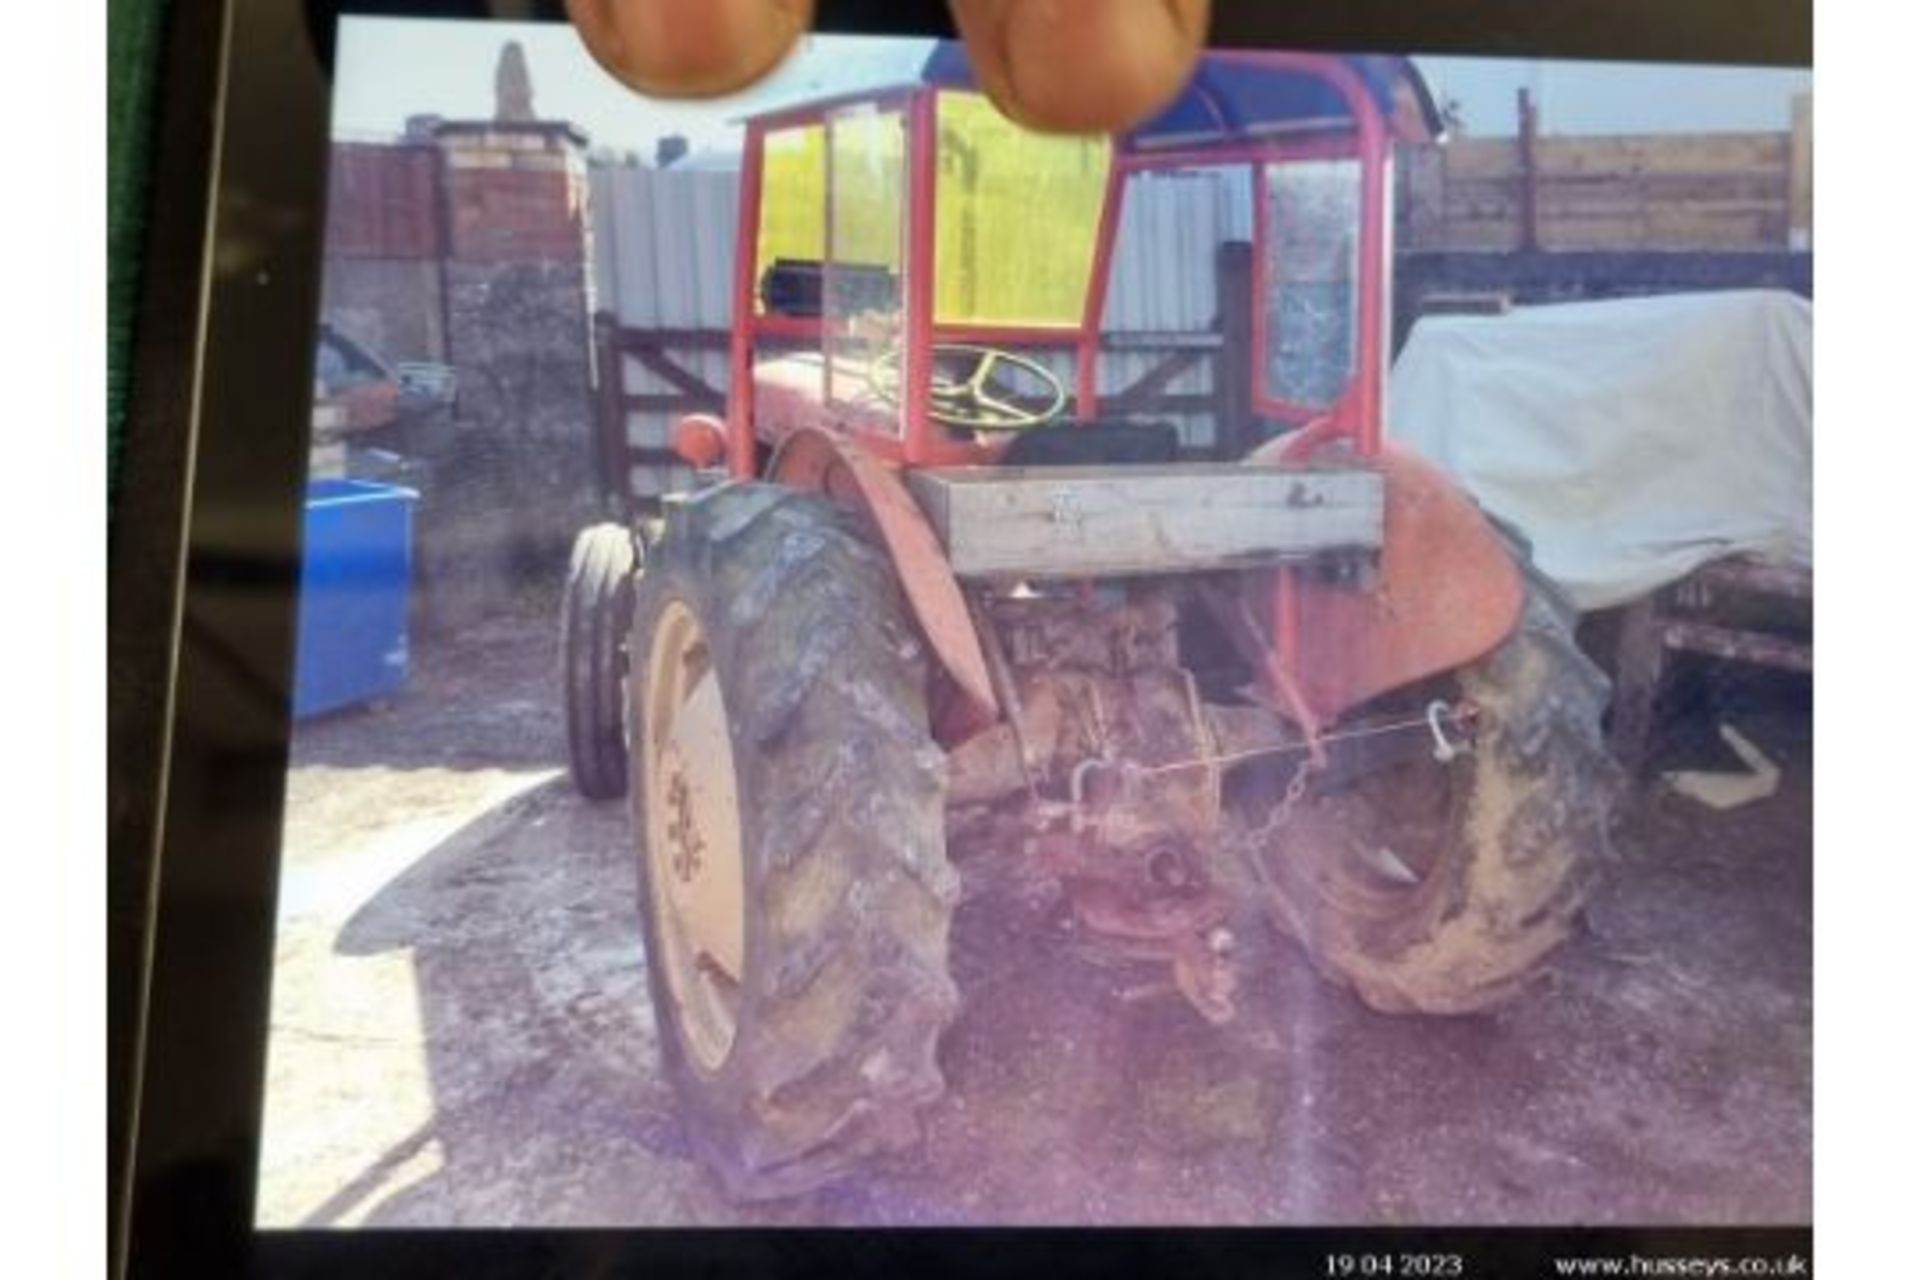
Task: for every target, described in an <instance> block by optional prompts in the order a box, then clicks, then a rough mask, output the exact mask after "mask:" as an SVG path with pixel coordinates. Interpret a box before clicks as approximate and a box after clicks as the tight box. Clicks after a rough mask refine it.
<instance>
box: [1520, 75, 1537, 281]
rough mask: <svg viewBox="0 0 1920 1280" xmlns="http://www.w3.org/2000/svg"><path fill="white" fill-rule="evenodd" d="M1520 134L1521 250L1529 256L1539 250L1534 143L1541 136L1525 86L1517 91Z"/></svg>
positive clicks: (1530, 97) (1534, 111)
mask: <svg viewBox="0 0 1920 1280" xmlns="http://www.w3.org/2000/svg"><path fill="white" fill-rule="evenodd" d="M1519 99H1520V134H1519V137H1518V138H1517V139H1516V145H1518V147H1519V149H1520V249H1521V251H1522V252H1524V253H1531V252H1533V251H1534V250H1535V249H1538V248H1539V247H1540V176H1539V172H1538V157H1537V155H1536V154H1535V152H1536V147H1535V143H1536V142H1537V141H1538V137H1539V132H1540V112H1539V109H1538V108H1537V107H1536V106H1535V105H1534V102H1533V94H1532V93H1530V92H1528V90H1527V89H1526V87H1525V86H1522V87H1521V89H1520V90H1519Z"/></svg>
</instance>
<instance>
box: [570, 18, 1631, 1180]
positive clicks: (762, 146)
mask: <svg viewBox="0 0 1920 1280" xmlns="http://www.w3.org/2000/svg"><path fill="white" fill-rule="evenodd" d="M1434 121H1435V116H1434V112H1433V110H1432V105H1431V102H1430V100H1429V98H1428V97H1427V94H1426V91H1425V88H1424V86H1423V85H1422V84H1421V82H1420V81H1419V79H1418V76H1417V74H1416V72H1415V71H1414V70H1413V68H1412V66H1411V64H1410V63H1408V62H1407V61H1406V60H1404V59H1399V58H1386V57H1332V56H1311V55H1304V54H1286V53H1229V52H1223V53H1214V54H1211V55H1209V56H1208V57H1207V58H1206V59H1205V60H1204V61H1203V63H1202V65H1201V67H1200V69H1199V71H1198V74H1197V75H1196V76H1195V78H1194V80H1193V81H1192V83H1191V86H1190V87H1189V88H1188V89H1187V90H1186V92H1185V93H1184V94H1183V95H1182V96H1181V97H1180V98H1179V99H1178V100H1177V101H1176V102H1175V103H1174V104H1173V105H1172V106H1171V107H1169V108H1168V109H1167V110H1166V111H1165V112H1164V113H1162V114H1161V115H1160V116H1159V117H1158V118H1156V119H1154V120H1153V121H1151V122H1149V123H1148V124H1146V125H1144V126H1142V127H1141V128H1139V129H1137V130H1135V131H1133V132H1131V133H1127V134H1123V135H1120V136H1116V137H1113V138H1098V139H1085V138H1059V137H1044V136H1041V135H1036V134H1032V133H1028V132H1025V131H1023V130H1021V129H1019V128H1018V127H1017V126H1014V125H1012V124H1010V123H1008V122H1006V121H1005V120H1004V119H1003V118H1001V117H999V116H998V115H997V114H996V113H994V111H993V110H992V108H991V107H990V106H989V105H988V104H987V103H986V101H985V99H984V98H983V97H982V96H981V95H980V94H979V93H978V92H977V91H976V89H975V87H974V84H973V81H972V79H971V77H970V75H969V72H968V70H967V67H966V65H965V61H964V58H963V57H962V55H961V54H960V53H959V51H958V50H957V48H954V47H950V46H941V47H940V48H938V49H937V50H936V52H935V53H934V54H933V56H932V57H931V59H930V60H929V62H928V63H927V65H926V67H925V69H924V71H923V74H922V76H921V78H920V80H919V81H918V82H916V83H913V84H910V85H906V86H903V87H900V88H896V89H890V90H885V91H880V92H868V93H862V94H860V95H858V96H855V97H848V98H844V99H835V100H830V101H823V102H816V103H812V104H808V105H805V106H800V107H795V108H792V109H790V110H784V111H780V112H776V113H773V114H768V115H763V116H760V117H758V118H755V119H753V120H750V121H749V122H748V123H747V125H746V144H745V153H744V157H743V169H742V173H741V204H740V209H741V214H740V226H739V238H738V242H737V251H736V252H737V257H736V271H735V278H734V286H733V288H734V295H733V315H734V322H733V338H732V371H731V374H732V376H731V398H730V402H729V405H728V411H727V416H726V420H725V421H724V422H721V421H719V420H717V419H712V418H701V417H691V418H688V419H685V420H683V421H682V422H681V423H680V424H679V426H678V429H677V434H676V439H675V448H676V449H677V451H678V452H680V454H681V455H682V456H683V457H685V458H686V459H687V460H688V461H689V462H690V463H691V464H693V465H694V466H695V467H697V468H700V474H701V476H702V478H703V484H701V485H700V486H697V487H696V488H695V490H694V491H692V492H689V493H687V494H684V495H680V496H678V497H676V498H674V499H672V500H670V501H669V502H668V503H667V504H666V508H665V518H664V520H663V521H662V522H660V523H659V524H658V525H657V526H655V527H653V528H652V529H650V530H649V531H648V532H647V534H646V536H645V537H642V536H641V533H640V532H639V531H637V530H636V531H629V530H628V529H626V528H623V527H620V526H617V525H613V526H600V527H598V528H596V529H592V530H588V531H587V532H586V533H584V534H583V535H582V536H581V539H580V542H579V544H578V546H577V548H576V555H575V560H574V565H573V573H572V577H571V582H570V587H569V592H568V601H567V616H566V624H565V627H564V631H565V632H566V640H565V645H564V648H565V652H566V654H567V670H568V678H569V693H570V697H569V704H568V705H569V734H570V743H571V746H572V756H573V763H574V770H575V777H576V779H577V780H578V781H579V783H580V785H581V787H582V789H583V790H585V791H587V792H588V793H589V794H593V795H611V794H617V793H618V792H620V791H621V790H623V789H624V790H627V791H628V792H629V793H630V798H631V804H632V812H633V828H634V831H635V835H636V845H637V852H638V855H639V857H638V861H639V866H640V885H641V898H642V902H643V904H644V905H643V918H644V936H645V942H646V951H647V956H648V961H649V976H650V979H651V984H652V994H653V1003H654V1008H655V1011H656V1015H657V1017H658V1020H659V1031H660V1044H661V1051H662V1055H663V1058H664V1065H665V1068H666V1071H667V1073H668V1075H669V1077H670V1078H671V1080H672V1081H673V1083H674V1085H675V1087H676V1089H677V1091H678V1095H679V1098H680V1101H681V1104H682V1109H683V1113H684V1116H685V1119H686V1122H687V1125H688V1128H689V1130H690V1133H691V1135H692V1137H693V1139H694V1142H695V1145H696V1146H697V1148H698V1149H699V1150H700V1151H701V1153H702V1154H703V1156H704V1157H705V1158H706V1159H707V1161H708V1162H709V1163H710V1164H711V1166H712V1167H713V1168H714V1170H715V1171H716V1172H717V1173H718V1174H719V1175H720V1177H721V1178H722V1180H723V1181H724V1182H725V1184H726V1185H727V1186H728V1187H729V1188H730V1190H731V1191H732V1192H734V1193H735V1194H738V1195H741V1196H777V1195H784V1194H789V1193H794V1192H799V1191H802V1190H805V1189H808V1188H811V1187H814V1186H817V1185H819V1184H821V1183H823V1182H825V1181H828V1180H830V1179H833V1178H835V1177H838V1176H841V1175H843V1174H845V1173H846V1172H847V1171H849V1170H850V1169H851V1168H853V1167H855V1166H856V1165H857V1164H858V1163H859V1162H861V1161H862V1160H864V1159H865V1158H867V1157H869V1156H872V1155H874V1154H876V1153H878V1152H881V1151H884V1150H887V1149H889V1148H893V1147H896V1146H898V1145H900V1144H902V1143H905V1142H909V1141H911V1140H912V1139H913V1137H914V1135H915V1133H916V1132H917V1123H916V1112H917V1111H918V1110H919V1109H920V1108H922V1107H923V1106H925V1105H926V1104H927V1103H928V1102H929V1101H931V1100H932V1099H934V1098H935V1097H936V1096H937V1095H939V1094H940V1092H941V1090H942V1088H943V1081H942V1075H941V1070H940V1066H939V1063H938V1054H937V1050H938V1046H939V1042H940V1037H941V1034H942V1032H943V1031H944V1030H945V1028H946V1027H947V1026H948V1025H949V1023H950V1022H951V1021H952V1020H953V1018H954V1016H955V1014H956V1011H957V1008H958V1005H959V999H960V997H959V994H958V992H957V990H956V988H955V985H954V982H953V981H952V979H951V977H950V976H949V973H948V938H949V924H950V921H951V918H952V915H953V912H954V909H955V905H956V904H957V903H958V902H959V901H960V900H961V898H962V896H963V886H964V889H965V893H966V894H967V895H968V896H971V895H972V894H974V893H975V892H979V893H981V894H984V895H986V897H987V900H989V901H995V902H1004V903H1006V904H1008V905H1009V906H1010V907H1032V908H1033V909H1034V916H1033V918H1034V919H1035V920H1036V922H1041V921H1044V922H1047V923H1048V924H1049V925H1050V926H1051V927H1056V928H1058V929H1059V930H1060V931H1061V932H1063V933H1067V934H1070V935H1071V936H1072V938H1073V939H1074V943H1075V945H1076V947H1077V948H1079V949H1080V950H1082V951H1089V950H1090V951H1092V952H1094V953H1096V954H1099V955H1104V956H1106V957H1109V958H1111V959H1113V960H1115V961H1116V962H1119V963H1122V964H1133V965H1145V966H1154V967H1156V969H1157V972H1158V973H1159V974H1160V975H1161V976H1162V977H1163V978H1164V979H1167V982H1166V987H1167V989H1168V990H1170V991H1177V992H1179V993H1180V994H1181V995H1183V996H1184V997H1185V999H1186V1000H1187V1001H1188V1002H1190V1003H1191V1005H1192V1007H1193V1008H1194V1009H1195V1010H1196V1011H1197V1012H1198V1014H1199V1015H1200V1016H1201V1017H1202V1018H1203V1019H1205V1020H1206V1021H1207V1022H1210V1023H1220V1022H1225V1021H1226V1020H1228V1019H1230V1018H1231V1017H1233V1015H1234V988H1235V962H1236V947H1235V932H1236V930H1238V929H1240V928H1241V927H1242V926H1241V921H1242V920H1243V919H1246V918H1254V919H1257V918H1258V915H1259V913H1262V912H1263V913H1264V914H1265V915H1266V917H1267V918H1269V919H1270V920H1271V921H1272V922H1273V923H1274V924H1276V925H1277V926H1278V927H1279V928H1280V929H1281V930H1283V931H1284V932H1285V933H1286V934H1288V935H1290V936H1291V937H1293V938H1295V939H1297V941H1298V943H1299V945H1300V947H1301V948H1302V949H1303V950H1304V951H1305V953H1306V954H1307V955H1308V956H1310V957H1311V958H1312V959H1313V961H1314V963H1315V964H1316V965H1317V966H1318V967H1319V968H1320V969H1321V970H1323V971H1324V972H1325V973H1326V974H1327V975H1328V976H1329V977H1331V978H1332V979H1334V980H1335V981H1338V982H1342V983H1345V984H1348V985H1349V986H1350V987H1351V988H1352V989H1353V990H1354V991H1355V992H1356V993H1358V995H1359V996H1360V998H1362V999H1363V1000H1365V1001H1366V1002H1368V1003H1369V1004H1371V1005H1373V1006H1375V1007H1377V1008H1380V1009H1384V1010H1393V1011H1424V1012H1436V1013H1453V1012H1459V1011H1465V1010H1473V1009H1479V1008H1483V1007H1486V1006H1488V1005H1490V1004H1492V1003H1494V1002H1496V1001H1499V1000H1501V999H1502V998H1504V997H1507V996H1509V995H1511V994H1512V993H1514V992H1515V991H1516V990H1518V989H1519V988H1521V987H1522V986H1523V985H1524V984H1526V983H1527V982H1528V980H1529V979H1530V978H1532V977H1534V976H1536V975H1538V974H1539V973H1540V971H1541V969H1542V966H1543V964H1544V963H1545V961H1546V960H1547V958H1548V956H1549V953H1550V952H1552V951H1553V949H1554V948H1555V946H1556V945H1557V944H1558V943H1560V942H1561V941H1562V939H1563V938H1565V937H1566V935H1567V933H1568V931H1569V928H1570V925H1571V922H1572V921H1573V919H1574V917H1575V915H1576V913H1577V912H1578V911H1579V909H1580V907H1581V903H1582V900H1583V897H1584V895H1585V893H1586V890H1587V888H1588V885H1589V880H1590V873H1591V871H1592V870H1593V868H1594V867H1595V865H1596V864H1597V863H1598V862H1599V861H1600V860H1601V858H1602V857H1603V855H1604V854H1605V851H1606V848H1607V823H1608V809H1609V798H1610V795H1611V791H1612V787H1611V779H1612V777H1613V770H1612V767H1611V765H1610V764H1609V762H1608V759H1607V757H1606V755H1605V753H1604V749H1603V745H1602V738H1601V714H1602V711H1603V709H1604V705H1605V701H1606V697H1607V686H1606V682H1605V680H1604V678H1603V677H1602V676H1601V674H1600V672H1599V671H1598V670H1597V669H1596V668H1595V667H1594V666H1593V665H1592V664H1591V663H1590V662H1588V661H1587V660H1586V659H1585V658H1584V657H1582V655H1581V653H1580V651H1579V650H1578V649H1577V648H1576V647H1575V645H1574V642H1573V638H1572V635H1571V630H1570V624H1571V621H1572V614H1571V611H1570V610H1569V609H1568V608H1567V607H1566V606H1565V605H1564V604H1562V603H1561V602H1560V601H1559V600H1558V598H1557V597H1556V596H1555V595H1554V594H1553V593H1552V591H1551V590H1550V589H1549V588H1547V587H1546V586H1545V585H1544V584H1543V583H1542V582H1540V581H1539V580H1537V579H1536V578H1535V577H1534V575H1532V573H1531V572H1530V570H1529V569H1528V568H1527V566H1526V564H1525V557H1524V553H1522V552H1519V551H1517V550H1516V549H1515V548H1514V546H1513V545H1512V544H1511V543H1510V542H1509V540H1508V539H1507V538H1506V537H1505V536H1503V534H1502V532H1501V531H1500V530H1499V529H1497V528H1495V527H1494V526H1493V525H1492V524H1491V523H1490V522H1489V520H1488V519H1487V518H1486V517H1485V516H1484V515H1483V514H1482V513H1481V512H1480V510H1479V509H1478V508H1477V507H1476V506H1475V504H1474V503H1473V502H1472V501H1471V500H1470V499H1469V498H1468V497H1467V496H1465V495H1464V494H1463V493H1462V492H1461V491H1460V490H1459V489H1458V488H1456V487H1455V486H1454V485H1453V484H1451V483H1450V482H1449V481H1448V480H1447V479H1445V478H1444V477H1443V476H1442V475H1441V474H1440V473H1439V472H1438V471H1436V470H1435V469H1434V468H1433V467H1431V466H1430V465H1428V464H1426V463H1425V462H1423V461H1421V460H1420V459H1418V458H1416V457H1413V456H1411V455H1409V454H1406V453H1404V452H1400V451H1397V450H1395V449H1394V448H1392V447H1391V446H1389V445H1386V444H1384V443H1383V442H1382V439H1381V434H1382V432H1381V423H1382V414H1383V404H1382V395H1383V375H1384V373H1385V369H1384V362H1385V358H1386V357H1385V352H1384V343H1385V340H1386V335H1387V334H1388V332H1389V323H1388V319H1389V318H1388V310H1389V308H1388V297H1389V287H1388V273H1389V267H1390V262H1391V253H1390V249H1389V244H1388V231H1389V208H1390V201H1389V181H1390V173H1391V156H1392V144H1393V142H1394V140H1395V138H1396V137H1424V136H1427V135H1428V133H1429V131H1430V130H1431V129H1433V128H1434ZM1168 174H1214V175H1218V181H1219V182H1220V183H1221V184H1222V185H1221V190H1224V191H1227V192H1230V193H1234V196H1235V198H1236V199H1237V200H1238V201H1240V202H1242V204H1241V212H1242V213H1243V214H1244V216H1245V221H1244V223H1242V224H1240V225H1242V226H1244V227H1245V228H1246V229H1247V230H1246V232H1245V234H1247V235H1248V236H1249V237H1250V240H1251V269H1250V278H1251V288H1250V295H1251V300H1250V302H1249V301H1248V299H1247V298H1245V297H1242V298H1241V300H1240V303H1239V305H1240V306H1242V307H1244V308H1247V309H1248V310H1250V314H1239V315H1234V314H1229V313H1228V308H1229V307H1230V306H1231V305H1232V304H1231V299H1229V298H1227V297H1226V295H1225V291H1223V293H1222V298H1221V302H1220V308H1221V314H1220V315H1219V316H1218V321H1217V323H1216V325H1215V327H1214V331H1213V332H1212V334H1211V335H1200V339H1199V340H1197V345H1198V346H1199V347H1200V348H1201V349H1202V350H1203V351H1204V352H1206V353H1207V354H1208V355H1209V356H1210V357H1217V360H1216V363H1215V365H1214V367H1215V369H1216V371H1233V370H1238V371H1239V376H1240V377H1241V378H1244V379H1245V381H1246V384H1247V385H1245V386H1243V387H1237V388H1230V389H1229V390H1232V391H1234V392H1235V393H1236V394H1235V396H1234V397H1231V398H1230V399H1231V402H1232V403H1237V404H1238V405H1240V406H1241V408H1240V410H1239V411H1238V414H1237V420H1234V421H1220V422H1217V423H1216V424H1215V428H1214V431H1213V432H1212V442H1211V444H1210V445H1207V444H1203V445H1201V446H1198V447H1196V446H1194V445H1193V444H1191V443H1190V442H1189V441H1187V440H1183V438H1182V434H1181V432H1180V430H1179V429H1178V427H1177V425H1176V424H1174V423H1170V422H1166V421H1153V420H1143V419H1142V418H1140V417H1138V416H1136V415H1130V414H1127V413H1124V412H1114V411H1113V409H1112V407H1111V406H1110V405H1103V403H1102V401H1103V387H1108V386H1110V385H1111V383H1112V379H1111V378H1110V377H1105V376H1103V373H1110V372H1111V369H1110V368H1103V366H1108V365H1109V364H1110V362H1113V361H1116V360H1118V359H1120V358H1121V355H1120V348H1121V347H1122V346H1123V345H1124V344H1123V343H1121V342H1119V341H1118V339H1117V338H1116V335H1114V334H1112V333H1111V332H1109V331H1108V330H1107V327H1106V326H1105V325H1104V324H1103V321H1104V319H1105V311H1106V309H1107V304H1108V299H1109V293H1110V282H1111V278H1112V276H1113V273H1114V271H1115V260H1116V241H1117V239H1119V238H1120V234H1121V230H1122V225H1123V220H1124V219H1125V218H1126V216H1127V209H1128V201H1129V197H1130V196H1131V195H1133V194H1134V193H1136V192H1138V191H1140V190H1142V188H1143V185H1144V184H1150V183H1154V182H1165V181H1166V180H1167V177H1166V175H1168ZM1208 248H1209V250H1210V249H1211V246H1208ZM1152 251H1153V252H1159V253H1163V254H1170V253H1177V252H1179V245H1178V244H1176V243H1173V242H1172V241H1171V240H1169V241H1168V242H1167V243H1166V244H1164V245H1160V246H1159V247H1157V248H1155V249H1153V250H1152ZM1179 265H1190V266H1191V267H1192V269H1193V270H1194V271H1196V272H1204V271H1205V270H1206V269H1207V267H1208V263H1207V261H1205V260H1201V261H1196V262H1194V263H1192V264H1179ZM1235 344H1238V347H1239V349H1238V351H1237V352H1236V351H1235V350H1234V347H1235ZM1216 376H1220V375H1219V374H1218V373H1217V374H1216ZM1106 398H1108V399H1112V398H1113V397H1112V396H1111V395H1110V393H1109V394H1108V395H1107V397H1106ZM1228 402H1229V398H1222V400H1221V403H1228ZM1189 434H1191V433H1189Z"/></svg>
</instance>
